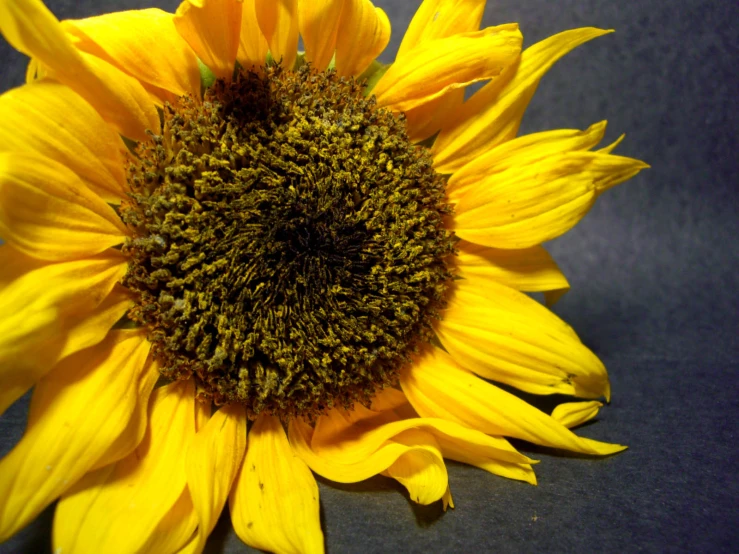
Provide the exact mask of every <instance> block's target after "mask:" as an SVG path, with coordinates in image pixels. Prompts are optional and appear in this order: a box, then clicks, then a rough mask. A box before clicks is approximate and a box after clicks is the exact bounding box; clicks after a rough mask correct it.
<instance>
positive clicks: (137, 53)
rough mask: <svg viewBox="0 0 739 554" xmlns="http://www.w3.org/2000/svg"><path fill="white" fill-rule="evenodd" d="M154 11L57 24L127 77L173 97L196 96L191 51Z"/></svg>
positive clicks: (168, 19) (169, 20)
mask: <svg viewBox="0 0 739 554" xmlns="http://www.w3.org/2000/svg"><path fill="white" fill-rule="evenodd" d="M173 18H174V16H173V15H172V14H171V13H167V12H164V11H162V10H158V9H145V10H131V11H125V12H115V13H108V14H105V15H100V16H96V17H88V18H86V19H79V20H70V21H64V22H62V27H63V28H64V29H65V31H67V33H69V34H70V35H71V36H72V37H73V41H74V44H75V46H76V47H77V48H78V49H79V50H81V51H83V52H87V53H88V54H92V55H94V56H97V57H98V58H101V59H103V60H105V61H107V62H108V63H110V64H111V65H113V66H115V67H117V68H118V69H120V70H122V71H124V72H125V73H127V74H128V75H130V76H132V77H134V78H135V79H138V80H139V81H140V82H141V83H147V84H149V85H153V86H154V87H157V88H161V89H164V90H166V91H169V92H171V93H173V94H175V95H176V96H182V95H184V94H188V93H189V94H192V95H193V96H195V97H198V96H200V70H199V69H198V61H197V57H196V56H195V53H194V52H193V50H192V49H191V48H190V46H189V45H188V44H187V42H185V41H184V40H183V38H182V37H181V36H180V35H179V33H177V29H175V26H174V22H173Z"/></svg>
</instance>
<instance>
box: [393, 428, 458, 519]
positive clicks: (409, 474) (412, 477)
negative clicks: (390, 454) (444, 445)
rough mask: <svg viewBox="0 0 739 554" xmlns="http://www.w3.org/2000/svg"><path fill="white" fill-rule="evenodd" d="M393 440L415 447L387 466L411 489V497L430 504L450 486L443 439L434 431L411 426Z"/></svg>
mask: <svg viewBox="0 0 739 554" xmlns="http://www.w3.org/2000/svg"><path fill="white" fill-rule="evenodd" d="M393 442H397V443H400V444H405V445H406V446H412V447H413V449H412V450H409V451H408V452H406V453H405V454H404V455H402V456H401V457H400V458H398V459H397V460H396V461H395V462H394V463H393V464H392V465H391V466H390V467H388V468H387V470H385V475H387V476H388V477H392V478H393V479H396V480H397V481H398V482H399V483H400V484H401V485H403V486H404V487H405V488H406V489H408V494H409V495H410V498H411V500H413V501H414V502H417V503H419V504H423V505H428V504H431V503H433V502H436V501H437V500H440V499H441V498H442V497H443V496H444V495H445V494H446V492H447V491H448V490H449V477H448V475H447V471H446V465H445V464H444V458H443V457H442V455H441V450H440V447H439V443H438V442H437V441H436V439H435V438H434V436H433V435H432V434H431V433H428V432H426V431H422V430H420V429H409V430H408V431H404V432H402V433H400V434H399V435H396V436H395V437H393Z"/></svg>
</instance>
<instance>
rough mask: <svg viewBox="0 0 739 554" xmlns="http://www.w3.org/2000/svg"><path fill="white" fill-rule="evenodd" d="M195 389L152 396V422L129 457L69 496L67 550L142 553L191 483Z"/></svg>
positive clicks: (60, 521) (59, 516) (61, 514)
mask: <svg viewBox="0 0 739 554" xmlns="http://www.w3.org/2000/svg"><path fill="white" fill-rule="evenodd" d="M194 389H195V387H194V385H193V382H192V380H190V381H184V382H175V383H173V384H171V385H166V386H164V387H161V388H158V389H156V390H155V391H154V393H153V394H152V398H151V401H150V407H149V425H148V427H147V430H146V435H145V436H144V439H143V440H142V441H141V444H140V445H139V446H138V447H137V448H136V449H135V450H134V452H132V453H131V454H130V455H129V456H127V457H126V458H124V459H122V460H120V461H119V462H117V463H116V464H113V465H109V466H106V467H103V468H101V469H99V470H97V471H94V472H92V473H88V474H87V475H86V476H85V477H83V478H82V479H81V480H80V481H79V482H78V483H77V485H75V486H74V487H73V488H72V489H70V491H69V492H68V493H67V494H65V495H64V497H63V498H62V500H61V501H60V502H59V505H58V506H57V510H56V515H55V518H54V530H53V543H54V548H55V549H56V550H57V551H61V552H103V551H105V550H106V549H107V548H108V547H109V546H110V545H116V548H117V549H118V551H120V552H137V551H138V550H140V549H142V548H143V547H144V546H145V545H146V544H147V542H148V541H149V540H150V539H151V537H152V535H153V533H154V532H155V530H156V529H157V526H158V525H159V524H160V522H162V520H163V519H164V518H165V516H167V514H168V513H169V512H170V510H171V508H172V507H173V506H174V505H175V503H176V502H177V501H178V499H180V497H181V495H182V493H183V491H184V490H185V487H186V476H185V457H184V455H183V453H184V452H186V451H187V448H188V446H189V445H190V443H191V442H192V439H193V438H194V436H195V390H194Z"/></svg>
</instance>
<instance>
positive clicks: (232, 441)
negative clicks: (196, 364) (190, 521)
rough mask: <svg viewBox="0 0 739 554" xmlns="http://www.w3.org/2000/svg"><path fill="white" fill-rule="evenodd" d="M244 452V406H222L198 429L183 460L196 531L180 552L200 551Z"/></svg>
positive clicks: (218, 514) (220, 508) (221, 508)
mask: <svg viewBox="0 0 739 554" xmlns="http://www.w3.org/2000/svg"><path fill="white" fill-rule="evenodd" d="M245 452H246V412H245V411H244V408H243V406H240V405H238V404H231V405H228V406H224V407H222V408H221V409H220V410H218V411H217V412H216V413H215V414H213V416H212V417H211V418H210V420H209V421H208V423H206V424H205V426H204V427H203V428H202V429H201V430H200V431H198V434H197V435H195V439H194V440H193V442H192V444H191V445H190V449H189V450H188V452H187V459H186V462H185V472H186V473H187V485H188V488H189V489H190V495H191V497H192V502H193V505H194V507H195V511H196V512H197V515H198V534H197V537H196V538H195V540H194V541H192V543H191V544H188V546H187V547H186V548H185V549H184V551H183V552H188V553H189V552H202V550H203V547H204V546H205V540H206V539H207V538H208V535H209V534H210V532H211V531H212V530H213V527H215V524H216V522H217V521H218V517H219V516H220V514H221V510H223V506H224V505H225V504H226V500H227V499H228V495H229V492H230V491H231V485H232V484H233V482H234V479H235V478H236V475H237V473H238V471H239V469H240V468H241V461H242V460H243V458H244V453H245Z"/></svg>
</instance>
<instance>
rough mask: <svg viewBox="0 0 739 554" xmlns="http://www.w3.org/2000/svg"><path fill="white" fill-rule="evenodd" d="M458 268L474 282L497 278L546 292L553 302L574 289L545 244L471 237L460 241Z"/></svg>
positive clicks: (460, 273)
mask: <svg viewBox="0 0 739 554" xmlns="http://www.w3.org/2000/svg"><path fill="white" fill-rule="evenodd" d="M455 264H456V267H457V271H458V273H459V275H460V276H461V277H464V278H465V279H467V280H469V281H470V282H471V283H472V284H473V286H474V284H475V283H481V284H480V285H479V286H480V287H484V286H485V283H486V282H487V281H495V282H498V283H500V284H502V285H505V286H507V287H511V288H512V289H516V290H521V291H526V292H543V293H544V294H545V296H546V298H547V303H548V304H552V303H554V302H555V301H556V300H557V299H559V298H560V297H561V296H562V295H563V294H564V293H566V292H567V291H568V290H569V289H570V284H569V283H568V282H567V279H566V278H565V276H564V275H563V274H562V272H561V271H560V269H559V267H558V266H557V264H556V263H555V262H554V260H553V259H552V257H551V256H550V255H549V253H548V252H547V251H546V250H544V248H542V247H541V246H533V247H531V248H526V249H523V250H501V249H498V248H488V247H487V246H480V245H479V244H473V243H471V242H467V241H460V242H459V243H457V257H456V258H455Z"/></svg>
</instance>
